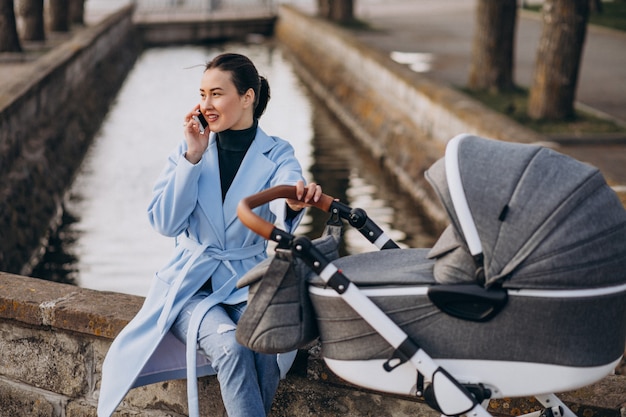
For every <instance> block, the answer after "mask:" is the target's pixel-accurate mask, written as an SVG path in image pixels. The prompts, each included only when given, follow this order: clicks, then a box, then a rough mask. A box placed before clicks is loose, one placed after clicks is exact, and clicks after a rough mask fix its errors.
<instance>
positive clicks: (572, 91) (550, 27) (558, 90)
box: [528, 0, 589, 120]
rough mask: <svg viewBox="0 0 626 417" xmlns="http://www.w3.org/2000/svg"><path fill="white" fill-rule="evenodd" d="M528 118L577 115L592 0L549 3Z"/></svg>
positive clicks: (543, 13)
mask: <svg viewBox="0 0 626 417" xmlns="http://www.w3.org/2000/svg"><path fill="white" fill-rule="evenodd" d="M542 16H543V31H542V33H541V39H540V41H539V48H538V49H537V60H536V64H535V74H534V77H533V84H532V87H531V89H530V97H529V99H528V115H529V116H530V117H531V118H533V119H552V120H563V119H567V118H571V117H573V116H574V115H575V113H574V101H575V98H576V85H577V83H578V71H579V68H580V59H581V57H582V51H583V45H584V43H585V36H586V34H587V21H588V19H589V0H545V3H544V6H543V12H542Z"/></svg>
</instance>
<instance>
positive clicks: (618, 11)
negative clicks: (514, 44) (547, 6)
mask: <svg viewBox="0 0 626 417" xmlns="http://www.w3.org/2000/svg"><path fill="white" fill-rule="evenodd" d="M602 8H603V10H602V12H595V11H594V12H591V14H590V15H589V23H591V24H593V25H598V26H604V27H608V28H612V29H617V30H623V31H626V1H619V0H618V1H611V2H604V1H603V2H602ZM524 9H526V10H531V11H535V12H539V11H541V5H531V6H525V7H524Z"/></svg>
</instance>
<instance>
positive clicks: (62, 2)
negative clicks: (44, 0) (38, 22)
mask: <svg viewBox="0 0 626 417" xmlns="http://www.w3.org/2000/svg"><path fill="white" fill-rule="evenodd" d="M48 4H49V9H48V13H49V23H48V24H49V28H50V30H51V31H53V32H68V31H69V30H70V10H69V0H50V1H49V2H48Z"/></svg>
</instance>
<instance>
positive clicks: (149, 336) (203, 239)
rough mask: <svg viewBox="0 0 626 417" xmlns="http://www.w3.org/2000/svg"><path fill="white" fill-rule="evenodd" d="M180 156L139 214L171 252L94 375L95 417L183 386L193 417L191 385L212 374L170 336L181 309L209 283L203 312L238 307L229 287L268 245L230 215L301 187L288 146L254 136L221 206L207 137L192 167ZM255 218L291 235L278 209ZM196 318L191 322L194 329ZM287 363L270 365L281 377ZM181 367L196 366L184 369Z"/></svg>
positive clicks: (281, 206)
mask: <svg viewBox="0 0 626 417" xmlns="http://www.w3.org/2000/svg"><path fill="white" fill-rule="evenodd" d="M186 148H187V146H186V143H185V141H182V142H181V144H180V145H179V146H178V148H177V149H176V151H175V152H173V153H172V154H171V155H170V157H169V158H168V162H167V165H166V167H165V169H164V171H163V172H162V174H161V175H160V177H159V179H158V181H157V183H156V184H155V187H154V193H153V199H152V201H151V203H150V205H149V207H148V213H149V218H150V222H151V224H152V226H153V227H154V228H155V229H156V230H157V231H158V232H160V233H161V234H163V235H166V236H172V237H176V241H177V245H176V248H175V250H174V254H173V256H172V258H171V259H170V261H169V262H168V263H167V264H166V265H165V266H164V267H163V268H161V269H160V270H159V271H158V272H157V273H156V274H155V276H154V278H153V282H152V285H151V287H150V291H149V292H148V295H147V296H146V300H145V302H144V304H143V306H142V308H141V310H140V311H139V312H138V313H137V315H136V316H135V318H133V320H131V322H130V323H128V325H127V326H126V327H125V328H124V329H123V330H122V331H121V332H120V334H119V335H118V336H117V337H116V339H115V340H114V341H113V343H112V344H111V347H110V349H109V351H108V353H107V356H106V358H105V360H104V363H103V366H102V383H101V387H100V397H99V403H98V416H100V417H105V416H106V417H108V416H110V415H111V414H112V413H113V412H114V411H115V409H116V408H117V406H118V405H119V403H120V402H121V401H122V400H123V398H124V396H125V395H126V393H127V392H128V391H129V390H130V389H131V388H134V387H137V386H141V385H145V384H150V383H155V382H159V381H164V380H169V379H178V378H185V377H187V378H188V384H187V385H188V391H189V401H190V404H189V407H190V415H194V414H195V413H196V412H197V386H196V380H195V379H196V377H197V376H202V375H209V374H213V373H215V372H214V370H213V369H212V368H211V366H210V363H209V362H208V361H207V360H206V358H205V357H203V356H201V355H198V354H197V353H196V351H195V347H196V340H195V336H196V335H197V332H195V333H194V332H193V331H190V332H189V334H191V335H192V337H193V341H192V343H188V344H187V345H188V346H190V347H191V348H190V349H189V350H187V352H186V348H185V344H183V343H182V342H180V341H179V340H178V339H176V338H175V337H174V336H173V335H172V334H171V333H170V332H169V328H170V327H171V325H172V323H173V322H174V320H175V319H176V316H177V315H178V313H179V311H180V310H181V309H182V307H183V305H184V304H185V302H186V301H187V300H188V299H189V298H190V297H191V296H192V295H193V294H194V293H195V292H196V291H197V290H198V289H199V288H200V287H201V286H202V285H203V284H204V283H205V282H206V280H207V279H208V278H209V277H211V279H212V285H213V290H214V293H213V294H212V295H211V296H209V297H207V299H206V300H205V301H206V302H205V303H204V306H203V307H204V311H206V310H207V309H208V308H210V307H211V306H212V305H215V304H217V303H220V302H223V303H227V304H236V303H239V302H242V301H246V300H247V289H246V288H242V289H239V290H237V289H236V288H235V284H236V282H237V280H238V279H239V278H240V277H241V276H242V275H243V274H244V273H245V272H247V271H248V270H249V269H250V268H252V267H253V266H254V265H256V264H257V263H258V262H260V261H261V260H263V259H264V258H266V257H267V254H266V247H267V242H266V241H265V240H264V239H263V238H262V237H260V236H258V235H257V234H255V233H254V232H252V231H251V230H250V229H248V228H247V227H246V226H244V225H243V224H242V223H241V222H240V221H239V219H238V217H237V205H238V203H239V201H240V200H241V199H242V198H244V197H247V196H249V195H252V194H255V193H257V192H259V191H261V190H264V189H266V188H269V187H272V186H275V185H280V184H295V183H296V182H297V181H298V180H300V179H303V177H302V170H301V167H300V164H299V163H298V161H297V160H296V158H295V156H294V151H293V148H292V146H291V145H290V144H289V143H288V142H286V141H284V140H282V139H280V138H276V137H271V136H268V135H267V134H265V133H264V132H263V131H262V130H261V129H260V128H259V129H257V134H256V137H255V139H254V141H252V144H251V145H250V148H249V149H248V152H247V153H246V156H245V158H244V160H243V161H242V163H241V166H240V168H239V171H238V172H237V175H236V177H235V179H234V180H233V183H232V185H231V187H230V189H229V190H228V193H227V194H226V198H225V200H224V203H223V204H222V194H221V185H220V175H219V166H218V155H217V144H216V141H215V135H214V134H211V137H210V140H209V146H208V148H207V150H206V152H205V154H204V155H203V157H202V159H201V160H200V162H198V163H197V164H196V165H193V164H191V163H189V162H188V161H187V160H186V159H185V157H184V153H185V151H186ZM255 212H256V213H257V214H259V215H260V216H261V217H263V218H265V219H267V220H268V221H270V222H276V224H277V225H278V226H279V227H281V228H283V229H284V230H287V231H288V232H290V233H293V231H294V230H295V228H296V227H297V225H298V223H299V221H300V220H301V218H302V213H300V214H299V215H298V217H297V218H295V219H293V220H292V221H290V222H289V224H285V222H284V218H285V212H286V209H285V202H284V200H274V201H273V202H271V203H270V204H268V205H265V206H262V207H259V208H257V209H255ZM146 244H149V242H146ZM194 315H195V313H194ZM202 315H203V314H200V315H199V316H198V317H196V320H195V321H197V324H199V319H200V318H201V316H202ZM192 317H193V316H192ZM193 321H194V319H193V318H192V322H193ZM197 324H196V325H197ZM193 325H194V324H193V323H192V325H191V326H193ZM191 326H190V327H191ZM294 354H295V352H294ZM294 354H287V355H279V357H278V362H279V366H280V367H281V373H282V375H283V376H284V374H285V373H286V372H287V370H288V369H289V367H290V366H291V363H292V361H293V357H294ZM187 363H190V364H192V363H195V364H196V366H190V367H187ZM192 403H194V404H192Z"/></svg>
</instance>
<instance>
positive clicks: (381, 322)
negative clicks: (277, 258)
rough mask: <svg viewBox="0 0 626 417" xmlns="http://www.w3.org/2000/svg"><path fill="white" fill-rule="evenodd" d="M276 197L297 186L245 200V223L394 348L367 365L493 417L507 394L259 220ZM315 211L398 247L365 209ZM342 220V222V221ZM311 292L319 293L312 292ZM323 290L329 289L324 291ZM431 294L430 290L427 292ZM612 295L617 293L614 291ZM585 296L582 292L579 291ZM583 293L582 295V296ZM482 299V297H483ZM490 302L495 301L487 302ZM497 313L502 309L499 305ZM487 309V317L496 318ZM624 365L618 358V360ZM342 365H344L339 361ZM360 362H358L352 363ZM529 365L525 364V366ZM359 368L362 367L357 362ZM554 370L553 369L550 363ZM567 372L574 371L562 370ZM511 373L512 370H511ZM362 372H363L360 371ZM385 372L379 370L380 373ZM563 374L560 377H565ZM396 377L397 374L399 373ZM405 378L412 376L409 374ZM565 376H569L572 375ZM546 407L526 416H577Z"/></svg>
mask: <svg viewBox="0 0 626 417" xmlns="http://www.w3.org/2000/svg"><path fill="white" fill-rule="evenodd" d="M277 198H288V199H297V197H296V193H295V187H292V186H276V187H273V188H270V189H267V190H265V191H262V192H260V193H257V194H254V195H252V196H249V197H247V198H245V199H243V200H242V201H241V202H240V203H239V206H238V210H237V213H238V216H239V218H240V220H241V221H242V222H243V223H244V224H245V225H246V226H247V227H249V228H250V229H251V230H253V231H254V232H256V233H257V234H259V235H260V236H262V237H264V238H265V239H267V240H272V241H274V242H277V243H278V244H279V246H280V247H282V248H290V249H291V250H292V252H293V254H294V255H296V256H298V257H300V258H301V259H302V260H303V261H304V262H305V263H306V264H307V265H308V266H309V267H310V268H311V269H312V270H313V271H314V272H315V273H316V274H317V275H318V276H319V277H320V278H321V279H322V280H323V281H324V283H325V284H326V285H327V286H328V287H330V288H332V290H334V292H335V293H336V294H337V296H339V297H341V298H342V299H343V300H344V301H345V302H346V303H347V304H348V305H349V306H350V307H351V308H352V309H354V310H355V312H356V313H357V314H358V315H360V316H361V317H362V318H363V319H364V320H365V321H367V323H369V324H370V325H371V327H372V328H373V329H374V330H375V331H376V332H378V333H379V334H380V335H381V336H382V337H383V338H384V339H385V340H386V341H387V342H388V343H389V344H390V345H391V346H392V348H393V354H392V356H391V357H390V358H389V359H387V360H374V361H366V362H368V365H367V366H375V367H378V368H379V369H380V367H382V368H383V369H384V371H385V372H387V373H391V372H392V371H394V370H396V369H398V370H400V369H402V371H401V373H403V374H404V373H407V372H413V371H416V375H415V374H413V375H414V378H415V379H414V381H415V386H416V390H415V391H414V392H413V393H414V394H415V395H416V396H417V397H423V398H424V399H425V401H426V403H427V404H428V405H429V406H430V407H432V408H433V409H435V410H437V411H439V412H441V413H442V414H443V415H446V416H467V417H483V416H484V417H487V416H491V414H490V413H489V412H488V411H487V407H488V404H489V401H490V400H491V399H495V398H502V397H503V395H501V394H499V393H498V392H493V390H492V389H491V387H489V386H485V385H483V384H482V383H463V382H460V381H459V380H457V379H456V378H455V377H454V376H453V375H452V374H451V373H450V372H448V370H447V369H446V368H447V367H450V368H454V360H449V359H441V360H438V361H436V360H434V359H433V358H431V357H430V356H429V355H428V353H427V352H425V351H424V350H423V349H422V348H421V347H420V346H419V344H418V343H416V342H415V341H414V340H411V338H410V336H409V335H408V334H407V333H405V332H404V331H403V330H402V329H401V328H400V327H399V326H398V325H397V324H396V323H395V322H394V321H393V320H392V319H391V318H389V316H388V315H387V314H386V313H385V312H384V311H383V310H382V309H381V308H379V307H378V306H377V305H376V304H375V303H374V302H372V300H371V299H370V298H369V297H368V295H367V293H368V291H375V290H370V289H360V288H359V287H358V286H357V285H356V284H354V283H353V282H352V281H351V280H350V279H349V278H348V277H346V276H345V275H344V274H343V272H342V271H341V270H340V269H339V268H338V267H337V266H336V265H334V263H333V262H332V261H330V260H328V259H327V258H326V257H325V256H324V255H323V254H322V253H321V252H320V251H319V250H317V249H316V247H315V246H314V245H313V244H312V242H311V240H310V239H309V238H308V237H306V236H298V237H296V236H293V235H291V234H289V233H287V232H285V231H283V230H281V229H279V228H277V227H275V226H274V225H273V224H271V223H269V222H267V221H265V220H264V219H262V218H260V217H259V216H257V215H256V214H255V213H254V212H253V211H252V209H253V208H255V207H258V206H260V205H262V204H265V203H268V202H270V201H272V200H274V199H277ZM312 205H313V206H314V207H316V208H319V209H321V210H324V211H326V212H329V213H331V215H333V216H337V217H340V218H342V219H345V220H347V221H348V222H349V223H350V225H351V226H353V227H355V228H357V229H358V230H359V231H360V232H361V234H362V235H363V236H365V237H366V238H367V239H368V240H369V241H370V242H371V243H373V244H374V245H375V246H376V247H377V248H378V249H393V248H398V245H397V244H396V243H395V242H393V240H391V239H390V238H389V237H388V236H387V235H386V234H385V233H384V232H383V231H382V230H381V229H380V228H379V227H378V226H377V225H376V224H375V223H374V222H373V221H372V220H371V219H369V218H368V217H367V214H366V213H365V211H363V210H361V209H351V208H350V207H348V206H347V205H345V204H342V203H340V202H339V201H337V200H335V199H334V198H332V197H330V196H328V195H325V194H323V195H322V197H321V198H320V200H319V201H318V202H317V203H313V204H312ZM337 221H338V220H337ZM310 290H311V291H316V289H315V288H311V289H310ZM625 290H626V285H620V286H619V288H617V291H619V292H621V291H625ZM322 291H324V290H322ZM425 291H426V289H425ZM514 291H517V292H523V291H526V292H528V293H529V294H532V293H533V290H514ZM609 291H616V289H615V288H612V289H609ZM578 292H581V291H578ZM578 295H580V294H578ZM478 297H481V295H480V294H479V295H478ZM487 302H488V303H490V302H491V301H490V300H488V299H487ZM494 308H496V309H497V306H496V307H494ZM491 313H492V311H487V312H486V313H485V314H487V315H488V314H491ZM618 361H619V359H618ZM325 362H326V364H327V365H328V366H329V368H330V369H331V370H334V369H333V368H335V369H336V368H337V367H338V366H341V364H336V363H335V361H334V360H332V359H330V360H329V359H326V358H325ZM338 362H342V361H338ZM353 362H358V361H353ZM480 362H481V361H477V366H482V365H481V364H480ZM616 364H617V362H615V363H613V364H609V365H603V366H600V367H597V369H595V374H594V375H596V376H597V377H596V379H595V380H598V379H600V378H602V377H603V376H605V375H607V374H608V373H610V371H611V370H612V369H614V367H615V365H616ZM522 365H524V364H522ZM355 366H357V367H358V366H359V365H358V364H355ZM545 366H548V367H549V366H552V365H545ZM563 369H565V370H567V369H570V368H567V367H563ZM507 370H508V369H507ZM361 372H362V369H361ZM379 372H380V370H379ZM560 372H561V371H560V370H559V372H558V373H559V374H560ZM394 375H395V374H394ZM405 377H407V378H409V377H410V376H406V374H405ZM563 378H569V376H568V375H567V374H565V375H563ZM350 382H352V383H355V384H357V385H360V386H364V387H366V388H371V389H377V388H372V387H368V386H367V385H364V384H363V383H362V382H361V381H358V380H350ZM532 396H534V397H535V398H536V399H537V401H539V403H541V404H542V405H543V407H544V409H543V410H541V411H536V412H532V413H528V414H525V415H524V417H535V416H540V415H541V416H545V417H551V416H555V417H560V416H565V417H576V414H575V413H574V412H572V411H571V410H570V409H569V408H568V407H567V406H566V405H565V404H564V403H563V402H562V401H561V400H560V399H559V398H558V397H557V396H556V395H554V394H552V393H549V394H546V393H541V394H536V395H535V394H532Z"/></svg>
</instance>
